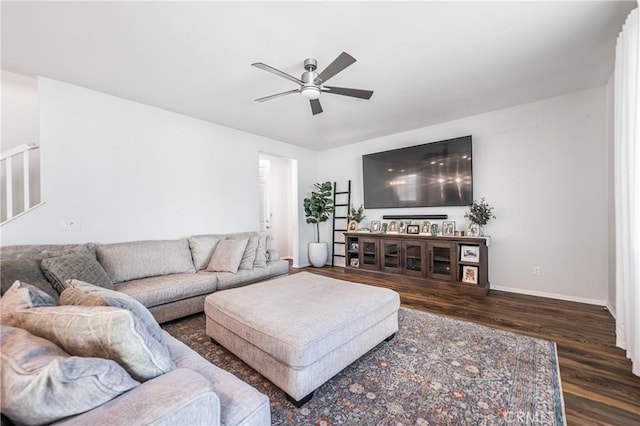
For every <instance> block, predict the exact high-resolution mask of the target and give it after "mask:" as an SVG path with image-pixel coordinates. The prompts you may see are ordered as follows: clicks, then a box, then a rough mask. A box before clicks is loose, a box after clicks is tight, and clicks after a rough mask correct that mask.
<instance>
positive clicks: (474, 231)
mask: <svg viewBox="0 0 640 426" xmlns="http://www.w3.org/2000/svg"><path fill="white" fill-rule="evenodd" d="M479 236H480V225H478V224H477V223H470V224H469V225H468V226H467V237H479Z"/></svg>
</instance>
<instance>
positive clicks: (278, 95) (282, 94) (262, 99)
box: [255, 89, 300, 102]
mask: <svg viewBox="0 0 640 426" xmlns="http://www.w3.org/2000/svg"><path fill="white" fill-rule="evenodd" d="M299 91H300V89H293V90H287V91H286V92H282V93H276V94H275V95H270V96H265V97H264V98H258V99H256V100H255V101H256V102H264V101H270V100H271V99H275V98H279V97H280V96H285V95H290V94H292V93H298V92H299Z"/></svg>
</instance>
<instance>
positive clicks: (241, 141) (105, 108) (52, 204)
mask: <svg viewBox="0 0 640 426" xmlns="http://www.w3.org/2000/svg"><path fill="white" fill-rule="evenodd" d="M39 97H40V139H41V145H42V148H41V149H42V180H43V199H44V201H45V202H46V204H45V205H44V206H43V207H41V208H39V209H37V210H35V211H33V212H31V213H29V214H27V215H25V216H24V217H23V218H20V219H19V220H17V221H15V222H12V223H9V224H7V225H5V226H3V227H2V236H1V238H2V245H9V244H29V243H68V242H86V241H94V242H103V243H106V242H115V241H130V240H136V239H159V238H179V237H185V236H188V235H192V234H204V233H222V232H225V233H226V232H234V231H248V230H258V228H259V199H258V156H259V152H261V151H268V152H270V153H272V154H276V155H280V156H283V157H288V158H295V159H297V160H298V162H299V164H300V167H299V169H300V172H299V176H298V187H299V191H300V194H299V195H298V196H299V197H300V196H303V195H304V193H305V192H306V191H308V189H309V188H310V187H311V185H312V183H313V182H315V180H316V176H315V174H316V173H315V171H316V168H315V166H316V155H317V154H316V153H315V152H313V151H310V150H307V149H303V148H299V147H295V146H293V145H289V144H285V143H282V142H278V141H274V140H271V139H267V138H263V137H259V136H256V135H253V134H249V133H244V132H240V131H237V130H233V129H230V128H226V127H223V126H219V125H216V124H212V123H209V122H205V121H201V120H197V119H194V118H190V117H186V116H183V115H179V114H175V113H172V112H168V111H164V110H160V109H157V108H153V107H150V106H147V105H142V104H139V103H135V102H131V101H127V100H124V99H121V98H117V97H114V96H109V95H105V94H103V93H99V92H95V91H91V90H87V89H83V88H80V87H77V86H72V85H69V84H65V83H61V82H58V81H54V80H50V79H46V78H40V79H39ZM299 211H300V212H301V215H300V218H301V219H300V220H301V222H302V223H303V224H304V225H305V226H301V230H300V236H299V238H300V241H304V242H305V243H304V244H300V248H301V253H297V255H298V256H299V257H300V258H302V259H305V261H306V258H307V254H306V241H309V240H311V239H312V238H313V230H312V229H310V227H308V226H306V224H305V223H304V216H303V214H302V207H301V206H300V207H299ZM65 219H74V220H77V221H80V224H81V229H80V230H76V231H69V230H62V229H61V223H62V221H63V220H65ZM307 228H309V229H307Z"/></svg>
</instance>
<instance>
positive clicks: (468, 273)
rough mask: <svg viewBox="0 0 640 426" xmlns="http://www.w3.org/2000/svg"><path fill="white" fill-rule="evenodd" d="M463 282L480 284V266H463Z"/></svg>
mask: <svg viewBox="0 0 640 426" xmlns="http://www.w3.org/2000/svg"><path fill="white" fill-rule="evenodd" d="M352 260H353V259H352ZM356 260H357V259H356ZM462 282H463V283H467V284H478V267H477V266H467V265H465V266H463V267H462Z"/></svg>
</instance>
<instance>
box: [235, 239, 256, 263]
mask: <svg viewBox="0 0 640 426" xmlns="http://www.w3.org/2000/svg"><path fill="white" fill-rule="evenodd" d="M259 239H260V237H259V236H258V235H254V236H251V237H249V240H248V241H247V246H246V247H245V249H244V253H243V254H242V260H240V266H238V269H253V263H254V262H255V260H256V251H257V250H258V240H259Z"/></svg>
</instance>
